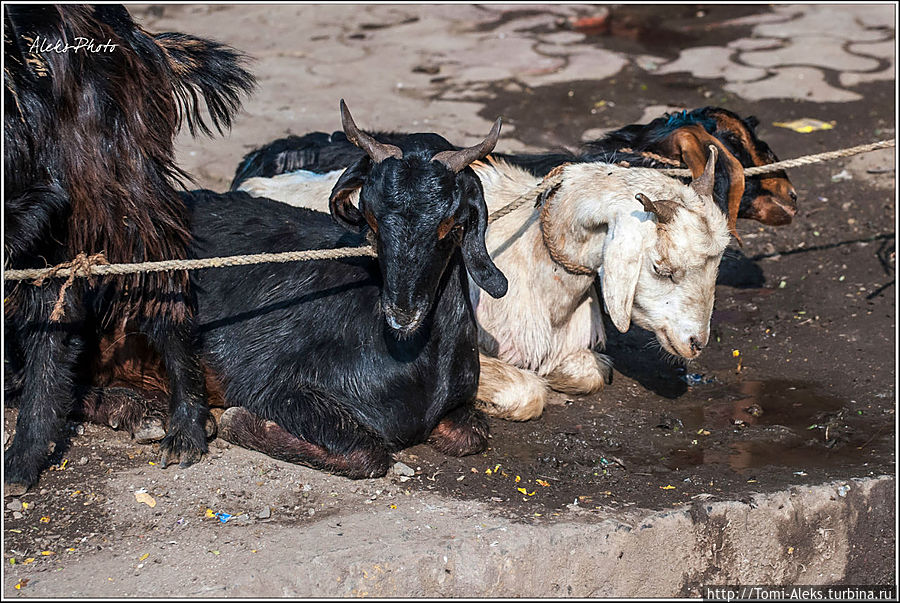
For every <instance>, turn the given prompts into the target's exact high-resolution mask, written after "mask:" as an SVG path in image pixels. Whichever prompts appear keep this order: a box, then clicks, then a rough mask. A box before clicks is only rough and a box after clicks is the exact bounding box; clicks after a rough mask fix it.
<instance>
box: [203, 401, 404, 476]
mask: <svg viewBox="0 0 900 603" xmlns="http://www.w3.org/2000/svg"><path fill="white" fill-rule="evenodd" d="M317 421H318V422H319V429H321V430H322V431H323V432H324V431H325V430H332V429H333V430H340V431H339V433H340V436H341V439H343V440H345V441H346V440H348V439H349V440H350V441H351V442H352V447H351V448H350V449H349V450H348V451H346V452H337V451H332V450H328V449H327V448H325V447H324V446H321V445H319V444H315V443H313V442H310V441H308V440H306V439H304V438H301V437H298V436H296V435H294V434H292V433H291V432H289V431H288V430H287V429H285V428H284V427H282V426H281V425H279V424H278V423H276V422H275V421H268V420H266V419H264V418H263V417H260V416H259V415H256V414H253V413H252V412H250V411H249V410H247V409H246V408H243V407H240V406H232V407H231V408H229V409H227V410H226V411H225V412H224V413H223V414H222V416H221V417H220V418H219V436H220V437H221V438H223V439H224V440H227V441H229V442H231V443H232V444H236V445H237V446H241V447H243V448H249V449H251V450H256V451H257V452H262V453H263V454H265V455H268V456H271V457H272V458H276V459H278V460H281V461H286V462H288V463H295V464H298V465H305V466H307V467H313V468H314V469H322V470H324V471H328V472H330V473H335V474H337V475H343V476H345V477H349V478H351V479H363V478H369V477H382V476H383V475H385V474H386V473H387V471H388V468H389V467H390V466H391V461H392V459H391V454H390V452H389V451H388V450H387V448H385V447H384V445H382V444H381V443H380V442H377V441H376V440H375V438H373V437H372V436H371V435H370V434H368V433H367V432H365V431H364V430H362V429H361V428H360V427H359V426H358V425H356V423H355V422H354V421H352V419H350V420H348V417H346V416H338V415H337V414H333V413H329V412H322V409H321V408H320V409H319V413H318V414H317Z"/></svg>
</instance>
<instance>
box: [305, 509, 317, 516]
mask: <svg viewBox="0 0 900 603" xmlns="http://www.w3.org/2000/svg"><path fill="white" fill-rule="evenodd" d="M307 513H309V516H310V517H312V516H313V515H315V514H316V510H315V509H310V510H309V511H307Z"/></svg>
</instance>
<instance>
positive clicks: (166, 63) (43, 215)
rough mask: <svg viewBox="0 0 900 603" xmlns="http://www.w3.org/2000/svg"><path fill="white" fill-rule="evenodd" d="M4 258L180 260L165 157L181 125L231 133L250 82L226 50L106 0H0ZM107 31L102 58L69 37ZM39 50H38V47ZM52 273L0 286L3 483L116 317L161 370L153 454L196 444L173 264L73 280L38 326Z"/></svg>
mask: <svg viewBox="0 0 900 603" xmlns="http://www.w3.org/2000/svg"><path fill="white" fill-rule="evenodd" d="M3 19H4V57H5V64H6V70H5V72H4V102H5V112H4V143H5V145H4V177H5V178H4V180H5V191H4V210H5V217H6V222H5V223H4V245H3V248H4V255H5V258H4V266H5V267H7V268H30V267H43V266H46V265H54V264H58V263H60V262H63V261H67V260H70V259H72V258H74V257H75V255H77V254H78V253H81V252H84V253H87V254H94V253H98V252H102V253H104V254H105V256H106V258H107V259H108V260H109V261H110V262H132V261H151V260H162V259H170V258H177V257H184V256H185V255H186V254H187V246H188V242H189V239H190V235H189V232H188V230H189V225H188V218H187V210H186V208H185V207H184V204H183V202H182V201H181V199H180V198H179V196H178V193H177V191H176V187H177V186H178V185H179V184H180V183H181V182H183V181H185V180H186V179H188V178H187V175H186V174H185V173H184V172H182V171H181V170H180V169H178V168H177V167H176V166H175V163H174V155H175V152H174V137H175V134H176V132H177V130H178V127H179V125H180V123H181V122H182V121H183V120H186V121H187V122H188V125H189V127H190V128H191V130H192V131H194V130H195V129H197V130H199V131H204V132H208V131H209V127H208V126H207V125H206V124H205V123H204V122H203V120H202V119H201V118H200V114H199V111H200V103H199V100H200V98H202V99H203V101H204V102H205V104H206V106H207V108H208V110H209V115H210V119H211V120H212V123H213V126H214V127H215V128H217V129H219V128H221V127H227V126H228V125H230V123H231V118H232V115H233V114H234V113H235V112H236V110H237V108H238V106H239V102H238V100H239V95H240V94H241V93H243V92H248V91H249V90H250V89H251V88H252V87H253V78H252V76H251V75H250V74H249V73H248V72H247V71H245V70H244V69H243V68H242V67H241V66H240V63H241V61H242V60H243V59H242V58H241V56H240V55H239V54H238V53H236V52H235V51H233V50H231V49H228V48H226V47H224V46H221V45H219V44H217V43H215V42H211V41H208V40H203V39H200V38H193V37H191V36H186V35H183V34H160V35H159V36H153V35H151V34H148V33H147V32H146V31H144V30H143V29H142V28H141V27H139V26H138V25H137V24H136V23H135V22H134V21H133V20H132V18H131V16H130V15H129V14H128V11H127V10H126V9H125V8H124V7H122V6H117V5H96V6H87V5H4V14H3ZM79 37H83V38H87V39H94V40H95V42H96V43H97V44H105V43H106V42H107V40H110V41H111V42H112V43H113V44H115V47H114V48H108V49H107V50H105V51H101V52H90V51H87V50H86V49H80V50H75V49H74V48H69V49H68V50H66V51H65V52H59V51H56V50H53V49H48V48H49V47H54V48H56V47H57V46H56V44H57V43H61V44H63V45H65V44H67V43H68V44H73V45H74V44H75V43H76V38H79ZM42 47H44V48H42ZM61 285H62V280H61V279H56V280H48V281H45V283H44V284H43V286H41V287H36V286H33V285H31V284H30V283H7V282H4V297H5V298H6V301H5V303H4V312H5V317H6V323H5V363H4V372H5V374H6V376H7V387H6V388H5V393H6V394H7V402H8V403H11V404H17V405H18V406H19V417H18V421H17V424H16V434H15V438H14V440H13V443H12V445H11V446H10V448H9V449H8V450H7V451H6V456H5V462H4V482H5V484H6V486H7V493H10V492H19V491H22V490H24V489H26V488H28V487H30V486H31V485H33V484H34V483H35V482H36V481H37V479H38V476H39V474H40V471H41V469H42V468H43V466H44V465H45V463H46V460H47V457H48V448H49V446H50V443H51V442H52V441H55V440H57V439H58V438H59V436H60V434H61V433H62V428H63V423H64V421H65V418H66V416H67V415H68V414H69V412H70V410H72V408H73V404H74V403H75V398H76V397H77V393H76V392H77V391H78V390H77V387H76V385H75V382H76V380H77V379H78V375H79V374H80V373H81V372H83V371H84V370H85V365H86V363H87V361H88V358H90V357H91V356H93V355H95V354H96V347H97V345H98V344H97V342H98V339H99V338H100V337H101V336H102V335H103V334H105V333H109V332H110V331H111V330H112V329H115V328H120V327H122V325H124V324H126V323H128V324H131V325H133V328H135V329H136V330H137V331H138V332H140V333H143V334H144V335H145V336H146V337H147V338H148V339H149V341H150V342H151V343H152V344H153V345H154V347H155V348H156V349H157V350H158V351H159V353H160V355H161V357H162V359H163V361H164V362H165V365H166V367H167V368H168V374H169V375H170V382H171V391H172V399H171V402H170V413H169V425H168V433H167V435H166V437H165V438H164V439H163V441H162V444H161V447H162V451H163V461H164V462H165V461H167V460H173V459H176V458H177V459H180V460H181V461H182V463H183V464H189V463H191V462H193V461H195V460H197V459H198V458H199V457H200V455H201V454H202V453H203V452H205V451H206V439H205V423H206V421H207V417H208V409H207V407H206V401H205V393H204V386H203V375H202V371H201V367H200V364H199V360H198V358H197V357H196V355H195V353H194V352H193V347H194V341H193V338H194V336H195V333H194V323H193V313H194V302H193V299H192V295H193V294H192V292H191V290H190V287H189V282H188V279H187V277H186V275H185V274H184V273H159V274H145V275H137V276H133V277H119V278H107V279H93V280H86V279H78V280H76V281H75V282H74V283H73V284H72V286H71V287H70V288H69V289H68V291H67V293H66V311H65V316H64V318H63V320H62V321H61V322H59V323H52V322H50V320H49V315H50V311H51V310H52V309H53V307H54V304H55V302H56V299H57V296H58V295H59V292H60V287H61Z"/></svg>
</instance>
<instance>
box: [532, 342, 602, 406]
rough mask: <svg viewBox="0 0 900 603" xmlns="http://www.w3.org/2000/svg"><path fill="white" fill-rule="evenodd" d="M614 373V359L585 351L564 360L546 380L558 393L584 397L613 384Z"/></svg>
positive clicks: (579, 351) (591, 351)
mask: <svg viewBox="0 0 900 603" xmlns="http://www.w3.org/2000/svg"><path fill="white" fill-rule="evenodd" d="M612 372H613V370H612V358H610V357H609V356H607V355H606V354H601V353H599V352H594V351H593V350H588V349H583V350H578V351H577V352H575V353H573V354H569V355H568V356H566V357H565V358H563V360H562V362H560V363H559V365H558V366H557V367H556V368H555V369H553V371H551V372H550V373H549V374H547V375H546V377H545V378H546V379H547V383H548V384H549V385H550V387H551V388H553V389H555V390H556V391H558V392H563V393H566V394H572V395H583V394H592V393H594V392H597V391H600V390H601V389H603V386H604V385H608V384H610V383H612Z"/></svg>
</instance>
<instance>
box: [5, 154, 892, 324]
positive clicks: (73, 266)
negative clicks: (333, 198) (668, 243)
mask: <svg viewBox="0 0 900 603" xmlns="http://www.w3.org/2000/svg"><path fill="white" fill-rule="evenodd" d="M893 146H894V141H893V140H882V141H879V142H874V143H871V144H866V145H860V146H856V147H850V148H847V149H841V150H838V151H829V152H826V153H818V154H815V155H806V156H804V157H798V158H796V159H789V160H786V161H779V162H777V163H772V164H769V165H764V166H759V167H751V168H747V169H745V170H744V175H745V176H756V175H759V174H767V173H771V172H777V171H780V170H783V169H787V168H792V167H799V166H803V165H810V164H813V163H821V162H824V161H830V160H832V159H838V158H842V157H850V156H853V155H858V154H860V153H867V152H869V151H875V150H878V149H885V148H888V147H893ZM564 166H565V164H564V165H563V166H558V167H557V168H554V170H553V171H551V172H550V174H548V175H547V177H546V178H544V180H543V181H542V182H541V183H540V184H539V185H538V186H537V188H535V189H533V190H531V191H529V192H527V193H524V194H522V195H520V196H519V197H518V198H516V199H515V200H513V201H512V202H511V203H509V204H507V205H505V206H504V207H502V208H500V209H499V210H497V211H496V212H494V213H493V214H491V215H490V216H489V217H488V223H489V224H490V223H491V222H494V221H496V220H498V219H500V218H502V217H503V216H505V215H507V214H509V213H512V212H513V211H515V210H516V209H518V208H519V207H521V206H522V204H524V203H526V202H527V201H528V200H530V199H533V198H534V196H535V195H544V194H545V193H546V192H547V191H549V190H550V189H552V188H554V187H555V186H556V185H557V184H559V182H560V181H561V178H562V174H561V172H562V168H563V167H564ZM660 169H661V170H662V172H663V173H664V174H666V175H667V176H673V177H677V176H690V175H691V173H690V170H687V169H667V168H660ZM83 256H85V254H84V253H80V254H79V255H78V256H77V257H76V258H75V259H74V260H72V261H71V262H64V263H62V264H58V265H56V266H51V267H48V268H33V269H23V270H5V271H4V273H3V280H4V281H23V280H31V279H34V284H36V285H41V284H43V280H44V279H47V278H56V277H68V280H67V281H66V283H64V284H63V288H64V289H65V288H68V287H69V285H71V282H72V280H73V279H75V278H82V277H90V276H94V275H96V276H104V275H123V274H135V273H138V272H163V271H166V270H199V269H202V268H221V267H226V266H248V265H252V264H265V263H273V262H278V263H284V262H302V261H307V260H330V259H338V258H348V257H360V256H369V257H375V250H374V248H372V247H371V246H365V247H341V248H337V249H313V250H309V251H287V252H284V253H258V254H252V255H236V256H229V257H218V258H202V259H193V260H163V261H160V262H138V263H134V264H109V263H107V262H106V260H105V258H104V257H103V255H102V254H94V255H92V256H85V257H83ZM80 258H81V259H80ZM561 265H562V264H561ZM64 294H65V290H63V291H62V292H61V295H64ZM55 310H56V308H54V311H55Z"/></svg>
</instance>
